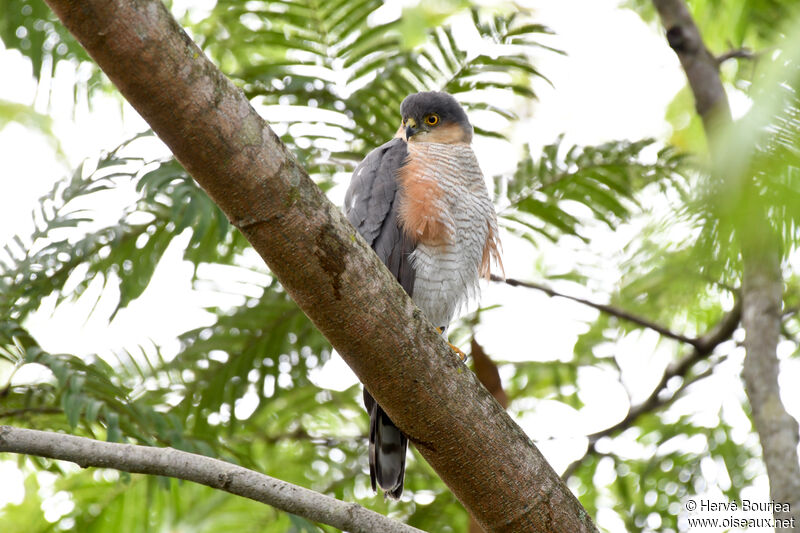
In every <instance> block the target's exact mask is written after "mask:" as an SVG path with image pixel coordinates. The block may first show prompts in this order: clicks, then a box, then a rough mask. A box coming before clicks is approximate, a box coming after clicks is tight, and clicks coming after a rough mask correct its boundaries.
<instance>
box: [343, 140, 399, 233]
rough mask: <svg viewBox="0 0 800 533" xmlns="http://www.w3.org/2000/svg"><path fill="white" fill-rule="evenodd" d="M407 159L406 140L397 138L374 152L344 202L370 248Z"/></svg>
mask: <svg viewBox="0 0 800 533" xmlns="http://www.w3.org/2000/svg"><path fill="white" fill-rule="evenodd" d="M407 157H408V147H407V145H406V142H405V141H404V140H403V139H399V138H394V139H392V140H390V141H388V142H386V143H384V144H382V145H381V146H379V147H377V148H375V149H373V150H372V151H371V152H370V153H369V154H367V156H366V157H365V158H364V160H363V161H361V163H359V164H358V166H357V167H356V169H355V171H353V176H352V178H351V179H350V186H349V187H348V188H347V193H346V194H345V198H344V211H345V215H346V216H347V219H348V220H349V221H350V223H351V224H353V226H355V227H356V229H357V230H358V231H359V233H361V235H363V236H364V238H365V239H366V240H367V242H369V243H370V244H371V243H372V242H373V241H374V239H375V237H376V236H377V234H378V232H379V231H380V228H381V225H382V224H383V221H384V220H385V218H386V216H387V215H388V214H389V211H390V210H391V207H392V203H393V202H394V200H395V197H396V195H397V187H398V185H397V177H398V171H399V169H400V168H401V167H402V166H403V165H404V164H405V161H406V158H407Z"/></svg>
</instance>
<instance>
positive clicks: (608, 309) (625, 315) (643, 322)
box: [492, 275, 701, 349]
mask: <svg viewBox="0 0 800 533" xmlns="http://www.w3.org/2000/svg"><path fill="white" fill-rule="evenodd" d="M492 281H497V282H501V283H505V284H506V285H510V286H512V287H525V288H528V289H534V290H537V291H541V292H543V293H545V294H547V295H548V296H551V297H558V298H565V299H567V300H571V301H573V302H577V303H580V304H583V305H586V306H589V307H591V308H593V309H597V310H598V311H601V312H603V313H606V314H608V315H611V316H614V317H617V318H619V319H622V320H626V321H628V322H631V323H633V324H636V325H638V326H642V327H644V328H648V329H652V330H653V331H656V332H658V333H660V334H661V335H663V336H665V337H668V338H670V339H674V340H676V341H680V342H684V343H686V344H689V345H690V346H694V347H695V348H698V349H699V348H700V345H699V344H700V343H701V339H693V338H690V337H687V336H686V335H681V334H680V333H676V332H674V331H672V330H670V329H669V328H667V327H665V326H662V325H660V324H656V323H655V322H651V321H650V320H647V319H646V318H642V317H640V316H636V315H634V314H631V313H629V312H628V311H625V310H623V309H619V308H616V307H614V306H612V305H607V304H601V303H597V302H593V301H591V300H586V299H585V298H579V297H577V296H570V295H569V294H564V293H561V292H558V291H556V290H554V289H551V288H550V287H547V286H545V285H541V284H539V283H533V282H530V281H521V280H518V279H513V278H505V279H504V278H501V277H500V276H496V275H492Z"/></svg>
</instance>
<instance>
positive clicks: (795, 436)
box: [653, 0, 800, 529]
mask: <svg viewBox="0 0 800 533" xmlns="http://www.w3.org/2000/svg"><path fill="white" fill-rule="evenodd" d="M653 4H654V5H655V7H656V10H657V11H658V14H659V16H660V17H661V21H662V23H663V25H664V27H665V28H666V29H667V41H668V42H669V45H670V46H671V47H672V49H673V50H675V53H676V54H677V55H678V58H679V59H680V61H681V65H683V69H684V71H685V72H686V77H687V78H688V79H689V85H690V86H691V89H692V93H693V94H694V98H695V104H696V107H697V112H698V113H699V114H700V116H701V118H702V119H703V126H704V128H705V133H706V138H707V139H708V141H709V142H708V144H709V147H710V150H711V156H712V159H713V160H714V163H715V164H714V167H715V169H716V171H717V172H718V173H719V174H720V175H719V176H718V178H719V179H720V181H722V180H725V182H726V183H722V184H721V185H722V186H727V187H732V188H734V189H735V190H737V191H738V193H739V194H741V195H742V196H743V197H746V198H748V200H747V201H746V202H743V203H742V204H741V205H742V206H744V207H743V209H741V211H743V212H738V213H736V230H737V233H738V237H739V240H740V242H741V251H742V291H741V298H742V326H743V327H744V330H745V350H746V352H747V354H746V356H745V360H744V366H743V369H742V377H743V378H744V383H745V390H746V392H747V397H748V399H749V401H750V407H751V409H752V417H753V422H754V424H755V427H756V431H757V432H758V435H759V440H760V441H761V448H762V451H763V456H764V462H765V464H766V467H767V474H768V477H769V484H770V495H771V497H772V499H773V500H775V501H778V502H781V503H785V504H789V506H790V507H791V511H790V512H789V513H783V512H777V511H776V512H775V513H773V514H774V516H775V518H776V519H789V518H791V519H792V520H793V521H794V522H800V462H798V455H797V447H798V443H800V435H799V433H800V431H799V430H798V423H797V420H795V419H794V418H793V417H792V416H791V415H790V414H789V413H788V412H787V411H786V408H785V407H784V405H783V403H782V402H781V398H780V386H779V384H778V372H779V362H778V356H777V344H778V340H779V338H780V327H781V306H782V303H781V301H782V293H783V279H782V273H781V265H780V252H779V249H780V240H779V237H778V235H777V234H776V231H775V229H774V228H773V227H772V225H771V223H770V220H769V218H768V216H767V212H766V208H764V206H763V205H762V204H761V200H762V199H761V198H760V193H759V192H758V191H757V190H756V188H755V187H754V184H753V180H752V176H750V175H746V174H744V171H743V168H744V165H742V166H741V167H740V168H727V169H726V170H727V171H729V172H720V171H719V169H720V168H722V162H723V161H724V158H726V157H728V153H727V152H726V150H725V148H726V147H725V146H723V145H721V141H722V140H723V139H724V136H723V135H721V134H720V133H721V131H720V130H721V129H722V128H727V127H728V126H730V124H731V122H732V119H731V111H730V106H729V104H728V99H727V96H726V94H725V91H724V89H723V86H722V81H721V80H720V76H719V70H718V67H719V62H718V61H717V60H716V58H714V57H713V56H711V54H710V53H709V52H708V50H707V49H706V47H705V45H704V44H703V40H702V38H701V36H700V32H699V31H698V29H697V26H696V25H695V23H694V20H692V17H691V14H690V13H689V10H688V9H687V7H686V5H685V4H684V2H683V0H653ZM728 167H730V166H729V165H728ZM728 173H731V174H732V175H726V174H728ZM792 529H794V528H792Z"/></svg>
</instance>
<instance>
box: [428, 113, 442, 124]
mask: <svg viewBox="0 0 800 533" xmlns="http://www.w3.org/2000/svg"><path fill="white" fill-rule="evenodd" d="M438 123H439V115H435V114H434V115H428V116H427V117H425V124H427V125H428V126H435V125H437V124H438Z"/></svg>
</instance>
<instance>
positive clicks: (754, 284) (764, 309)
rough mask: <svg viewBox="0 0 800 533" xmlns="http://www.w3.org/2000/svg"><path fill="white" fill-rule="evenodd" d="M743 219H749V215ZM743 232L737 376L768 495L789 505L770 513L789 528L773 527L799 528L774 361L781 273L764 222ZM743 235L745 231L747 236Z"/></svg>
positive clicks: (791, 422)
mask: <svg viewBox="0 0 800 533" xmlns="http://www.w3.org/2000/svg"><path fill="white" fill-rule="evenodd" d="M745 218H746V219H749V220H752V218H750V217H745ZM750 230H751V231H749V232H747V233H745V238H744V240H743V244H742V262H743V266H744V273H743V279H742V301H743V302H746V303H748V305H746V306H745V307H744V309H743V311H742V325H743V326H744V329H745V340H744V345H745V348H746V350H747V357H745V360H744V368H743V369H742V377H743V378H744V384H745V389H746V391H747V397H748V398H749V399H750V407H751V409H752V417H753V422H754V424H755V427H756V431H758V435H759V437H760V440H761V449H762V453H763V455H764V463H766V465H767V475H768V477H769V489H770V497H771V498H772V500H774V501H775V502H778V503H781V504H787V503H788V504H789V506H790V509H791V510H790V511H789V512H783V508H782V507H781V508H780V509H776V512H774V513H773V515H774V517H775V518H776V519H781V520H783V521H786V522H784V523H785V524H791V523H792V518H793V519H794V525H795V527H796V528H797V529H795V527H789V528H776V530H778V531H798V530H800V463H798V458H797V446H798V435H800V428H798V424H797V420H795V419H794V418H792V415H790V414H789V413H788V412H787V411H786V408H785V407H784V406H783V402H781V397H780V388H779V387H778V370H779V362H778V357H777V354H776V350H777V346H778V340H779V339H780V326H781V312H782V308H781V301H782V293H783V278H782V275H781V274H782V273H781V267H780V257H779V254H778V242H777V238H776V236H775V235H774V234H772V230H771V228H770V227H769V226H765V225H760V226H758V227H756V228H750ZM748 234H749V236H748Z"/></svg>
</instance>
